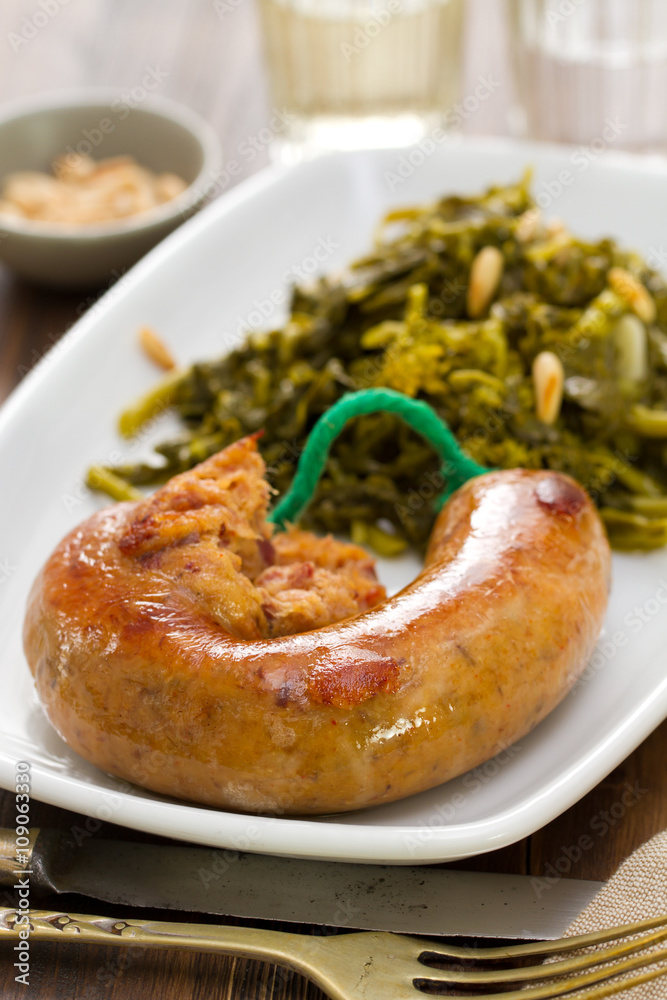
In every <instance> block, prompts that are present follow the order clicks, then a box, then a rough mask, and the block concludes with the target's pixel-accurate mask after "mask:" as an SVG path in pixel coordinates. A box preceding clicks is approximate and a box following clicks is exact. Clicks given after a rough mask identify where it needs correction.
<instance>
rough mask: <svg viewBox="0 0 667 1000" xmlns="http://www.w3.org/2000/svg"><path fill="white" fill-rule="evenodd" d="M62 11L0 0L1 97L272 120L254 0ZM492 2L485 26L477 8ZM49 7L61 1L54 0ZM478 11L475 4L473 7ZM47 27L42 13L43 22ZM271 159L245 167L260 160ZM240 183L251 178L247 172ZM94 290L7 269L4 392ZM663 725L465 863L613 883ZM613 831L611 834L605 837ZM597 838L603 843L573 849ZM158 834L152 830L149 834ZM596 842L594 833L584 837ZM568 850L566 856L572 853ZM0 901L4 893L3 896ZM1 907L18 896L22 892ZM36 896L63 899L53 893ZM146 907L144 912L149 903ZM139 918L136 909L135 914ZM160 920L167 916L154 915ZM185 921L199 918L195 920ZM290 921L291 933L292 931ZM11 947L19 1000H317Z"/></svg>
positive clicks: (488, 107)
mask: <svg viewBox="0 0 667 1000" xmlns="http://www.w3.org/2000/svg"><path fill="white" fill-rule="evenodd" d="M54 2H55V7H57V8H58V9H57V12H56V13H55V14H53V16H49V18H48V23H45V24H44V25H43V26H42V27H40V28H39V29H38V30H37V31H36V33H34V37H31V38H29V39H26V40H25V41H18V42H17V41H16V37H15V36H18V37H19V39H23V38H24V36H27V35H30V34H33V32H31V31H30V29H29V27H28V29H26V21H25V19H26V18H28V19H30V18H31V17H32V15H33V14H34V12H35V11H37V10H39V9H41V8H39V6H38V4H37V2H35V3H34V4H27V3H26V2H25V0H3V3H2V6H1V7H0V46H2V51H3V57H2V60H0V101H5V100H7V99H9V98H12V97H16V96H21V95H27V94H30V93H34V92H38V91H40V90H46V89H51V88H60V87H68V86H73V85H78V84H106V85H113V86H117V87H120V88H121V89H126V90H131V89H132V87H134V86H136V85H137V83H138V82H139V81H140V80H141V78H142V76H143V75H144V74H145V73H146V72H147V70H149V69H150V68H155V69H159V70H160V71H161V72H163V73H164V74H165V76H164V83H163V84H162V85H161V91H162V93H164V94H165V95H167V96H171V97H174V98H176V99H178V100H181V101H183V102H185V103H186V104H189V105H190V106H191V107H193V108H194V109H195V110H197V111H199V112H200V113H201V114H203V115H204V116H205V117H206V118H208V120H209V121H210V122H211V123H212V125H213V126H214V127H215V128H216V129H217V131H218V133H219V135H220V137H221V139H222V141H223V143H224V148H225V156H226V157H233V155H234V150H235V149H237V148H238V145H239V143H240V142H242V141H243V139H244V138H247V137H248V136H251V135H253V134H256V133H257V132H258V131H259V129H261V128H262V127H263V125H264V123H265V122H266V121H267V120H268V117H269V113H270V105H269V102H268V100H267V97H266V92H265V87H264V80H263V73H262V63H261V51H260V44H259V37H258V32H257V22H256V10H255V8H254V5H253V0H239V2H237V3H233V2H232V3H229V4H227V5H219V7H220V10H221V13H218V12H217V11H216V9H215V6H214V4H213V2H212V0H211V2H209V0H70V2H69V3H67V4H65V0H54ZM481 4H483V5H484V26H485V29H486V30H484V31H483V32H482V33H481V34H480V33H479V32H476V31H475V25H476V23H477V22H476V19H475V14H476V13H480V12H481ZM47 7H49V8H50V9H55V8H54V3H51V4H50V5H49V4H47ZM475 8H476V9H475ZM493 14H494V5H493V4H492V2H491V0H476V4H473V10H472V15H473V16H472V37H471V38H470V40H469V44H468V47H467V53H468V62H467V68H466V78H467V79H469V80H472V81H474V80H475V79H476V78H477V76H478V75H479V74H480V73H482V72H490V71H492V72H494V73H496V74H497V75H498V74H499V75H500V77H501V79H502V80H503V86H502V87H501V88H500V89H499V92H498V94H496V95H494V97H493V98H492V99H490V100H489V101H488V102H486V104H485V105H483V106H482V107H480V109H479V113H476V114H475V115H474V116H472V118H471V120H470V121H468V122H467V123H466V127H467V130H468V131H471V132H485V131H486V132H493V131H496V132H504V131H506V121H507V110H508V106H509V101H510V97H509V94H510V91H511V88H510V85H509V83H508V82H507V74H506V68H505V66H504V64H503V62H502V58H501V57H500V56H499V55H498V52H499V48H500V47H499V46H498V45H497V39H498V33H497V32H496V31H494V30H492V28H491V27H490V26H489V18H490V17H491V16H492V15H493ZM37 20H38V21H39V22H40V23H41V22H42V21H43V20H44V19H43V18H41V17H40V18H37ZM262 165H263V163H262V162H261V160H258V161H256V162H254V163H253V164H252V165H250V164H248V165H246V166H245V167H244V169H245V170H247V171H250V169H253V170H255V169H258V168H259V167H260V166H262ZM239 179H241V178H239ZM90 302H91V299H90V297H89V296H88V295H83V296H82V295H76V294H56V293H52V292H48V291H43V290H39V289H36V288H32V287H29V286H27V285H25V284H23V283H21V282H20V281H17V280H16V279H15V278H14V277H13V276H12V275H11V274H9V273H8V272H7V271H6V270H4V269H2V268H1V267H0V399H1V398H4V397H5V396H6V395H7V394H8V393H9V392H10V391H11V389H12V387H13V386H14V385H15V384H16V383H17V382H18V381H19V379H20V377H21V375H22V374H25V372H26V370H28V369H30V368H31V367H32V366H33V365H34V364H35V362H36V361H37V360H38V359H39V358H40V357H41V356H42V355H43V354H44V353H45V352H46V351H47V350H49V348H50V347H51V346H52V345H53V343H54V342H55V341H56V340H57V338H58V337H59V336H60V335H61V334H62V333H63V332H64V331H65V330H66V329H67V328H68V327H69V326H70V325H71V324H72V323H73V322H74V321H75V320H76V319H77V318H78V317H79V316H80V315H81V313H82V312H83V311H85V309H86V308H87V307H88V306H89V305H90ZM666 761H667V723H665V724H663V725H662V726H661V727H660V728H659V729H658V730H657V731H656V732H655V733H653V735H652V736H651V737H650V738H649V739H648V740H646V742H645V743H644V744H643V745H642V746H640V747H639V748H638V749H637V750H636V751H635V753H634V754H632V756H631V757H629V758H628V760H626V761H625V762H624V763H623V764H622V765H621V766H620V767H619V768H617V769H616V770H615V771H614V772H613V773H612V774H610V775H609V777H608V778H607V779H606V780H605V781H603V782H602V783H601V784H600V785H599V786H598V787H597V788H595V789H594V790H593V791H592V792H591V793H590V794H589V795H587V796H586V797H585V798H584V799H582V800H581V801H580V802H579V803H578V804H577V805H576V806H574V807H573V808H572V809H570V810H569V811H568V812H566V813H565V814H564V815H563V816H561V817H559V819H557V820H555V821H554V822H553V823H550V824H549V825H548V826H547V827H545V828H544V829H542V830H540V831H539V832H538V833H536V834H534V835H533V836H532V837H529V838H527V839H526V840H523V841H521V842H520V843H518V844H515V845H514V846H512V847H509V848H506V849H505V850H501V851H497V852H495V853H493V854H488V855H485V856H483V857H479V858H475V859H473V860H471V861H469V862H464V863H460V864H459V865H458V867H462V868H474V869H479V870H484V871H502V872H515V873H529V874H532V875H536V876H542V875H544V874H548V873H549V871H550V870H551V868H550V867H549V866H553V867H555V868H556V869H558V868H559V866H560V868H568V865H569V866H570V867H569V869H568V870H567V872H566V876H567V877H580V878H595V879H604V878H606V877H607V876H608V875H609V874H610V873H611V872H612V871H613V870H614V868H615V867H616V866H617V865H618V863H619V862H620V861H621V860H622V859H623V858H624V857H625V856H626V855H627V854H628V853H629V852H630V851H631V850H633V849H634V848H635V847H637V846H638V845H639V844H640V843H642V842H643V841H644V840H645V839H647V838H648V837H650V836H651V835H652V834H654V833H656V832H657V831H659V830H661V829H663V828H665V827H667V763H665V762H666ZM628 784H629V785H630V786H632V787H633V788H635V787H636V788H638V789H639V790H640V794H639V795H638V797H637V801H636V803H635V804H634V805H632V806H631V807H629V808H626V807H624V806H623V805H622V796H623V792H624V790H625V789H626V786H627V785H628ZM14 813H15V810H14V797H13V795H11V794H9V793H1V794H0V825H2V826H7V827H12V828H13V827H14ZM31 820H32V823H33V824H34V825H39V826H57V827H61V828H65V829H68V828H69V829H71V828H77V829H79V830H82V831H86V830H88V832H89V833H90V834H91V835H92V836H95V837H108V838H111V837H134V838H138V837H139V836H140V835H138V834H135V833H132V832H130V831H124V830H122V829H119V828H116V827H112V826H111V825H110V824H108V823H105V824H101V825H100V824H99V821H94V822H91V821H88V826H86V822H87V821H86V817H84V816H77V815H74V814H72V813H68V812H66V811H65V810H63V809H57V808H53V807H50V806H46V805H42V804H41V803H38V802H34V801H33V802H32V804H31ZM605 831H606V832H605ZM584 835H589V836H591V838H592V841H593V843H594V846H593V847H592V848H590V849H587V850H584V851H582V852H581V857H580V859H579V860H578V861H574V862H568V861H567V859H568V857H569V858H572V857H576V851H575V850H573V849H574V847H575V845H576V844H577V843H578V842H579V840H580V838H581V837H582V836H584ZM143 839H146V840H150V839H151V838H149V837H146V838H143ZM586 843H587V842H586ZM563 859H565V860H563ZM0 898H1V895H0ZM0 905H14V900H13V899H12V897H11V896H10V897H8V898H6V899H3V901H2V904H0ZM32 905H35V906H36V905H40V906H44V907H47V908H48V907H51V908H59V905H60V904H59V903H58V901H57V900H56V899H53V898H52V899H49V898H44V899H37V898H33V899H32ZM67 905H68V908H69V909H70V910H79V911H81V912H86V911H88V912H98V913H105V914H110V915H117V916H121V915H122V916H127V915H128V911H127V909H123V910H122V913H121V911H120V910H118V908H116V909H114V907H112V906H104V905H103V904H101V903H100V904H98V903H92V902H90V901H89V900H85V899H77V898H72V897H69V898H68V901H67ZM144 912H145V911H144ZM136 915H139V912H138V911H137V913H136ZM149 915H150V916H152V917H156V918H157V917H163V918H164V917H166V916H168V915H166V914H160V913H158V912H151V913H150V914H149ZM188 919H201V918H198V917H197V916H196V915H191V916H189V918H188ZM286 929H288V928H286ZM13 961H14V957H13V952H12V950H11V948H10V946H9V945H6V944H5V945H3V946H2V947H0V993H1V995H2V996H3V997H5V998H7V1000H10V998H14V997H26V996H29V997H30V998H31V1000H33V998H34V1000H55V998H58V1000H102V998H105V1000H111V998H113V1000H140V998H141V1000H147V998H149V997H151V998H152V997H155V998H160V1000H189V998H193V1000H194V998H200V997H201V998H204V997H206V998H211V1000H212V998H222V997H224V998H244V1000H246V998H247V1000H282V998H290V1000H296V998H297V997H306V996H308V997H311V998H314V997H316V996H320V994H319V991H317V990H316V989H315V988H314V987H312V986H310V985H309V984H307V983H306V982H305V981H304V980H302V979H300V978H299V977H298V976H296V975H292V974H288V975H284V974H279V975H277V976H276V970H275V969H274V968H272V967H270V966H265V965H261V964H259V963H254V962H249V961H240V960H238V961H237V960H232V959H221V958H213V957H211V956H192V955H186V954H180V953H178V952H172V953H169V954H166V953H164V952H154V953H145V954H132V953H129V954H123V953H120V952H116V951H115V950H113V949H110V948H86V949H79V948H77V947H76V946H74V945H41V946H37V945H34V946H33V949H32V961H31V973H30V986H29V987H28V988H26V987H24V986H21V985H17V984H16V983H15V982H14V975H15V970H14V969H13V966H12V962H13Z"/></svg>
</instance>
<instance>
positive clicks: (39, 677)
mask: <svg viewBox="0 0 667 1000" xmlns="http://www.w3.org/2000/svg"><path fill="white" fill-rule="evenodd" d="M243 446H244V447H245V448H249V449H250V451H252V450H253V449H254V443H253V444H251V445H248V442H247V441H246V442H244V443H243ZM233 447H235V446H233ZM222 454H223V455H224V454H225V453H222ZM200 468H204V466H202V467H200ZM211 468H212V467H209V475H210V476H212V475H213V473H211ZM191 475H192V473H188V474H186V477H187V476H191ZM178 480H179V481H183V482H184V483H186V485H187V483H188V482H189V481H188V480H187V479H186V478H185V477H178ZM172 482H176V481H172ZM183 482H180V485H179V486H178V489H176V487H173V486H172V487H171V494H170V497H171V499H170V500H169V502H168V503H167V501H162V508H160V509H161V511H162V513H165V511H166V513H168V514H169V516H170V517H171V520H169V519H168V521H169V524H168V527H169V532H168V537H169V540H168V542H166V543H165V544H164V545H163V546H162V548H160V544H161V542H160V539H162V542H164V541H165V537H164V536H163V535H161V534H160V532H161V531H162V529H163V528H164V525H163V524H162V522H160V520H159V518H158V517H157V515H156V514H155V511H156V509H157V508H156V507H155V502H154V501H146V502H145V503H144V505H143V506H142V505H139V507H137V505H136V504H120V505H117V506H115V507H113V508H110V509H108V510H105V511H101V512H100V513H98V514H96V515H94V516H93V517H91V518H90V519H89V520H88V521H87V522H85V523H84V524H83V525H82V526H81V527H80V528H78V529H77V530H76V531H74V532H73V533H72V534H70V535H69V536H68V538H66V539H65V540H64V541H63V542H62V543H61V544H60V546H59V547H58V548H57V549H56V551H55V553H54V554H53V555H52V556H51V558H50V559H49V561H48V562H47V564H46V566H45V568H44V570H43V571H42V573H41V574H40V576H39V578H38V580H37V581H36V583H35V586H34V588H33V593H32V596H31V599H30V604H29V609H28V615H27V620H26V628H25V648H26V653H27V657H28V661H29V663H30V666H31V669H32V671H33V673H34V676H35V681H36V685H37V691H38V693H39V696H40V698H41V700H42V702H43V704H44V706H45V708H46V711H47V713H48V716H49V718H50V719H51V721H52V723H53V725H54V726H55V728H56V729H57V730H58V732H59V733H60V734H61V736H62V737H63V739H65V740H66V741H67V743H69V744H70V746H72V747H73V748H74V749H75V750H76V751H77V752H78V753H79V754H81V755H82V756H83V757H85V758H86V759H87V760H89V761H92V762H93V763H95V764H97V765H98V766H99V767H100V768H102V769H103V770H105V771H108V772H110V773H112V774H114V775H117V776H119V777H121V778H124V779H127V780H129V781H131V782H135V783H137V784H139V785H142V786H145V787H146V788H149V789H151V790H153V791H155V792H160V793H164V794H166V795H172V796H176V797H178V798H183V799H190V800H196V801H198V802H202V803H206V804H208V805H211V806H217V807H224V808H229V809H233V810H247V811H251V812H252V811H258V812H273V813H277V814H318V813H325V812H339V811H346V810H352V809H358V808H361V807H365V806H370V805H375V804H378V803H384V802H390V801H392V800H394V799H398V798H401V797H403V796H407V795H410V794H412V793H415V792H419V791H422V790H424V789H428V788H431V787H433V786H435V785H437V784H440V783H441V782H445V781H447V780H449V779H450V778H453V777H455V776H456V775H460V774H461V773H463V772H465V771H467V770H468V769H470V768H473V767H475V766H477V765H478V764H480V763H482V762H483V761H485V760H487V759H488V758H490V757H492V756H493V755H495V754H496V753H497V752H498V751H499V750H500V749H502V748H505V747H507V746H509V745H510V744H512V743H513V742H515V741H516V740H518V739H520V738H521V737H522V736H524V735H525V734H526V733H528V732H529V731H530V730H531V729H532V728H533V727H534V726H536V725H537V724H538V723H539V722H540V720H541V719H543V718H544V717H545V716H546V715H547V713H548V712H550V711H551V710H552V709H553V708H554V707H555V706H556V705H557V704H558V703H559V702H560V701H561V699H562V698H563V697H564V695H565V694H566V693H567V692H568V690H569V689H570V687H571V685H572V684H573V683H574V681H575V680H576V678H577V677H578V675H579V674H580V673H581V671H582V670H583V669H584V667H585V665H586V662H587V660H588V658H589V656H590V655H591V652H592V650H593V647H594V644H595V642H596V639H597V637H598V633H599V631H600V627H601V624H602V620H603V616H604V612H605V608H606V603H607V594H608V585H609V572H610V553H609V546H608V543H607V539H606V536H605V533H604V529H603V527H602V524H601V522H600V519H599V517H598V515H597V513H596V511H595V509H594V507H593V505H592V503H591V501H590V500H589V498H588V496H587V494H586V493H585V491H584V490H583V489H582V488H581V487H580V486H579V485H578V484H577V483H575V482H574V481H573V480H571V479H569V478H568V477H566V476H564V475H560V474H558V473H555V472H550V471H526V470H513V471H502V472H493V473H489V474H487V475H484V476H480V477H478V478H476V479H473V480H471V481H469V482H468V483H466V485H465V486H463V487H462V488H461V489H460V490H458V492H457V493H456V494H454V496H453V497H452V498H451V500H450V501H449V503H448V504H447V506H446V507H445V508H444V509H443V511H442V512H441V513H440V515H439V516H438V519H437V521H436V524H435V527H434V530H433V534H432V537H431V540H430V544H429V548H428V551H427V555H426V560H425V565H424V568H423V570H422V572H421V573H420V574H419V576H418V577H417V578H416V579H415V580H414V581H413V582H412V583H411V584H409V585H408V586H407V587H405V588H404V589H403V590H402V591H401V592H400V593H398V594H396V595H395V596H393V597H390V598H388V599H384V600H381V601H380V603H378V604H376V605H375V606H370V605H371V604H372V603H373V600H372V599H369V600H368V602H367V603H368V610H365V611H363V610H362V611H361V612H360V613H358V614H356V615H354V616H353V617H348V618H346V619H345V620H342V621H338V622H334V623H333V624H329V625H326V626H324V627H318V628H311V629H310V630H309V631H305V632H299V633H297V634H290V635H273V637H268V638H267V637H266V636H267V634H269V635H270V630H269V633H267V628H269V625H268V624H267V621H268V620H267V618H266V615H265V612H264V610H262V605H261V601H260V606H259V609H258V608H257V607H255V611H256V621H255V622H254V624H253V626H252V628H250V630H249V626H248V627H246V626H244V625H243V623H242V622H240V619H239V617H238V615H236V617H235V614H236V611H238V605H234V601H233V600H231V599H229V600H228V601H227V604H225V603H224V601H222V602H218V604H217V605H215V606H214V604H212V603H211V597H210V593H208V591H207V590H206V586H204V584H201V586H200V587H199V589H198V586H197V584H196V583H193V582H192V580H191V579H190V577H192V579H194V578H196V577H197V575H198V574H197V572H192V573H190V577H188V572H189V571H188V570H187V569H186V568H185V567H186V566H187V565H188V564H190V565H191V566H192V565H194V566H195V568H196V567H197V565H199V564H198V563H197V558H198V556H197V553H198V546H199V547H200V548H201V546H202V544H203V541H202V535H201V532H200V531H198V530H197V525H198V524H199V525H200V526H203V525H204V522H205V521H206V517H208V518H209V520H208V521H206V524H207V525H208V526H209V528H210V526H211V525H213V526H214V527H215V523H216V522H215V517H214V516H213V515H211V514H210V508H211V504H212V503H213V499H212V492H214V490H213V486H211V488H210V489H209V487H208V486H207V497H208V501H210V502H209V503H208V505H203V506H202V504H201V503H200V502H199V500H193V493H192V490H191V489H190V488H189V487H188V488H186V487H185V486H183ZM190 482H191V481H190ZM209 485H210V484H209ZM214 485H215V483H214ZM165 489H166V488H165ZM159 495H160V491H158V494H156V495H155V496H158V497H159ZM174 497H176V498H177V500H175V499H174ZM200 499H201V498H200ZM177 501H178V502H177ZM262 502H263V501H262ZM150 503H153V507H150ZM146 504H148V506H146ZM165 504H166V507H165ZM170 505H171V506H170ZM158 506H159V504H158ZM260 506H261V503H260ZM223 507H224V504H223ZM167 508H168V510H167ZM151 511H153V513H151ZM175 512H176V513H175ZM236 512H237V513H238V508H237V510H236ZM205 514H206V517H205ZM172 515H173V516H172ZM177 515H178V516H177ZM209 515H210V516H209ZM160 516H162V514H160ZM180 516H182V517H184V518H185V527H182V528H181V529H180V530H181V534H180V535H179V534H178V531H176V533H175V535H174V530H175V529H174V524H175V523H176V522H177V521H178V517H180ZM253 516H254V515H253ZM223 520H224V517H223ZM228 520H229V518H228ZM253 523H254V524H255V527H254V528H253V531H255V533H257V532H259V535H262V531H263V530H264V529H263V528H258V527H257V523H258V522H257V518H255V521H254V522H253ZM225 530H228V529H225V528H224V525H223V526H222V527H220V530H219V534H220V536H224V535H225ZM184 531H185V532H189V533H186V534H185V535H183V532H184ZM202 531H203V527H202ZM142 532H143V534H142ZM151 532H152V534H151ZM137 533H138V534H139V536H140V537H139V542H137ZM266 534H267V533H266V532H265V535H266ZM176 536H177V537H176ZM258 537H259V536H258ZM156 538H157V539H158V541H157V542H156V541H155V539H156ZM174 538H176V541H174ZM128 539H129V541H128ZM146 539H147V540H146ZM246 541H247V539H246ZM244 544H245V542H244ZM258 544H259V545H260V549H261V547H262V546H266V544H267V538H266V537H264V536H262V537H261V538H260V540H259V542H258ZM268 544H269V546H270V545H271V543H270V541H269V542H268ZM132 545H135V549H136V546H137V545H139V548H138V550H136V551H134V552H132V551H129V550H128V546H129V549H131V548H132ZM142 546H143V548H142ZM244 552H245V550H244ZM246 557H247V552H245V554H244V555H243V558H244V559H246ZM248 558H249V557H248ZM174 560H177V561H176V562H174ZM188 561H189V563H188ZM237 561H238V560H237ZM251 561H252V560H251ZM200 568H201V566H200ZM256 569H257V571H258V572H259V573H260V574H261V572H262V568H261V566H260V567H256ZM248 572H250V571H248ZM253 572H255V570H253ZM199 575H200V576H201V573H200V574H199ZM250 576H251V577H252V573H250ZM207 579H208V578H207ZM254 579H255V581H257V580H258V579H259V576H258V575H257V573H255V577H254ZM209 582H210V581H209ZM244 585H245V583H244ZM251 585H252V586H254V584H253V583H252V580H251ZM255 589H257V588H255ZM227 597H228V598H229V594H228V595H227ZM376 597H377V593H376ZM380 597H381V593H380ZM255 604H256V602H255ZM232 605H233V606H232ZM253 606H255V605H253ZM216 608H217V610H216ZM235 609H236V610H235ZM262 615H264V618H262ZM241 617H242V616H241ZM225 623H226V624H225Z"/></svg>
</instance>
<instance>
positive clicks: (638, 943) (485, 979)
mask: <svg viewBox="0 0 667 1000" xmlns="http://www.w3.org/2000/svg"><path fill="white" fill-rule="evenodd" d="M665 938H667V927H663V928H661V929H659V930H656V931H652V932H651V933H649V934H644V935H642V936H641V937H635V938H629V939H628V940H627V941H624V942H622V943H621V944H615V945H612V946H611V947H610V948H605V949H603V950H602V951H593V952H585V953H584V954H582V955H579V956H577V957H576V958H570V959H566V960H564V961H560V962H554V963H553V964H552V965H542V964H539V965H529V966H519V967H518V968H513V969H489V970H484V971H479V970H477V969H464V970H461V971H459V970H452V971H447V970H445V969H437V970H433V971H436V972H437V973H438V974H439V976H440V975H443V976H444V977H446V978H445V979H444V980H441V979H440V978H438V982H442V981H444V982H448V983H452V984H453V985H457V984H458V985H463V984H466V985H470V986H473V985H484V984H485V983H489V984H490V983H499V984H500V983H514V982H517V981H519V980H521V981H522V982H530V981H531V980H534V979H553V977H554V976H560V975H565V974H566V973H571V972H576V971H578V970H581V969H589V968H590V967H591V966H593V965H600V964H602V963H603V962H606V961H610V960H611V959H614V958H620V957H621V956H622V955H631V954H632V953H633V952H637V951H641V950H642V949H644V948H646V947H647V946H648V945H650V944H657V943H658V942H659V941H664V939H665ZM426 968H429V969H430V968H431V967H430V966H426ZM428 978H431V977H430V976H429V977H428Z"/></svg>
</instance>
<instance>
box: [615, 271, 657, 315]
mask: <svg viewBox="0 0 667 1000" xmlns="http://www.w3.org/2000/svg"><path fill="white" fill-rule="evenodd" d="M607 281H608V282H609V287H610V288H612V289H613V290H614V291H615V292H616V293H617V294H618V295H620V296H621V298H624V299H625V301H626V302H627V303H628V305H629V306H630V307H631V309H632V310H633V312H635V313H636V314H637V315H638V316H639V318H640V319H641V320H643V322H644V323H653V321H654V320H655V312H656V310H655V302H654V301H653V296H652V295H651V293H650V292H649V291H648V289H647V288H645V286H644V285H643V284H642V283H641V281H640V280H639V278H635V276H634V274H630V272H629V271H626V270H625V268H624V267H612V268H611V269H610V270H609V274H608V275H607Z"/></svg>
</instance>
